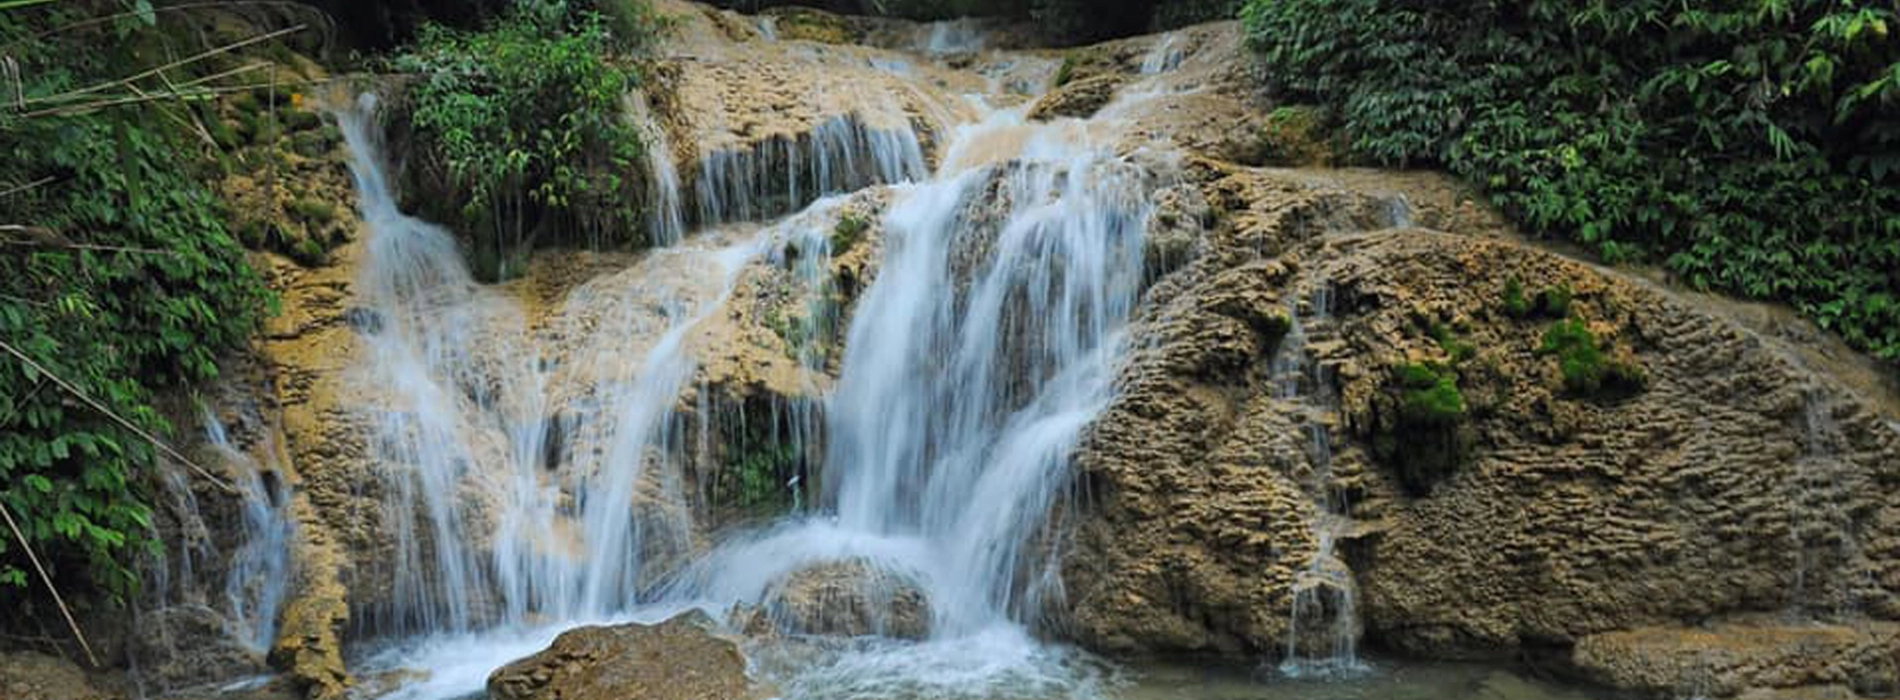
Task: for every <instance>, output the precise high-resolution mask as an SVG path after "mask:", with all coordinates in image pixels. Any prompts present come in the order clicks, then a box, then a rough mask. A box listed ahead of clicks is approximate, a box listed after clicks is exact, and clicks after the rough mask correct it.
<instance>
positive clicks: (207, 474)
mask: <svg viewBox="0 0 1900 700" xmlns="http://www.w3.org/2000/svg"><path fill="white" fill-rule="evenodd" d="M0 350H5V351H6V352H7V354H9V355H12V356H14V357H17V358H20V361H21V362H25V363H26V366H28V367H32V368H33V369H35V370H37V371H39V373H40V374H43V375H46V377H47V378H49V379H52V380H53V383H54V384H56V385H58V386H59V388H61V389H65V390H66V393H68V394H72V395H73V396H74V397H75V398H78V399H79V400H80V401H83V402H85V404H86V405H88V406H91V407H92V409H93V410H95V411H98V412H100V413H103V414H105V415H106V417H108V418H111V419H112V420H113V421H114V422H117V423H118V424H119V425H122V426H125V429H126V430H130V431H132V433H133V434H134V435H137V436H139V437H141V438H145V441H146V442H149V443H152V446H154V447H157V448H158V449H159V451H160V452H164V453H165V454H167V455H169V456H171V458H172V459H176V460H178V461H179V462H180V463H182V464H184V465H185V466H187V467H191V469H192V471H195V472H198V475H199V476H202V477H204V478H205V479H206V480H208V481H210V482H211V483H212V484H213V485H215V486H217V487H218V488H220V489H223V490H224V491H225V492H227V493H233V494H237V493H241V492H239V491H238V490H237V487H234V486H232V485H231V484H230V482H227V481H225V480H224V479H222V478H219V477H218V476H217V475H216V474H212V473H211V470H209V469H206V468H204V467H201V466H198V463H197V462H194V461H192V460H191V458H190V457H186V456H185V455H184V454H182V453H180V452H179V451H178V450H175V449H172V446H171V445H167V444H165V442H164V441H162V440H159V439H158V438H157V437H154V436H153V435H152V434H151V433H148V432H145V430H144V429H143V428H140V427H138V426H137V425H135V424H133V423H132V421H129V420H126V419H125V418H123V417H120V416H119V414H117V413H114V412H113V411H112V409H110V408H106V407H105V406H104V405H102V404H100V403H99V402H98V401H94V400H93V398H92V397H91V396H87V395H86V392H83V391H80V390H79V387H76V386H73V385H71V384H68V383H66V380H64V379H60V378H59V375H57V374H53V373H52V372H51V371H49V370H47V369H46V367H45V366H43V365H41V364H40V363H38V362H34V361H33V358H31V357H27V356H26V354H25V353H22V352H20V351H19V350H17V349H15V348H14V347H13V346H12V345H10V344H8V343H7V342H6V341H4V340H0Z"/></svg>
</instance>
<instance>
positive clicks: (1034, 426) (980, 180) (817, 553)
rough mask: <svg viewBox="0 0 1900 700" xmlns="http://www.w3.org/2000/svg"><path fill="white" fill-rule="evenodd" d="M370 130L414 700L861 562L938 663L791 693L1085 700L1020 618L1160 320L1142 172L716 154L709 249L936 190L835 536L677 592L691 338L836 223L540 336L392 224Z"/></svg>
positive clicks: (854, 131) (974, 136)
mask: <svg viewBox="0 0 1900 700" xmlns="http://www.w3.org/2000/svg"><path fill="white" fill-rule="evenodd" d="M372 108H373V105H371V104H366V105H365V106H363V107H362V108H361V109H359V110H357V111H356V112H353V113H351V114H346V115H344V117H343V119H342V123H343V126H344V131H345V134H346V137H347V141H348V143H349V145H350V147H351V149H352V151H353V153H354V155H355V158H354V162H353V171H354V173H355V176H356V182H357V186H358V189H359V193H360V196H361V210H362V214H363V217H364V219H365V220H366V221H367V222H368V223H369V226H370V231H371V233H370V253H369V255H368V258H367V261H366V264H365V266H364V271H363V273H362V274H363V280H362V282H363V284H362V288H363V289H364V290H365V297H366V301H367V302H368V306H369V308H371V309H373V310H374V312H375V313H376V314H378V315H379V316H380V319H381V323H379V324H378V327H377V329H376V331H375V332H374V333H372V334H369V335H368V336H367V338H366V340H367V344H368V346H369V347H370V348H371V352H370V353H369V357H370V359H369V361H368V363H367V365H366V366H365V367H362V368H361V370H362V372H363V374H364V377H363V378H364V380H365V381H367V382H369V383H370V384H371V385H373V386H376V387H379V388H381V389H382V391H381V395H382V396H383V397H384V401H383V402H382V403H381V404H380V405H378V406H374V407H370V409H369V410H371V412H372V414H373V415H375V416H377V421H376V422H377V423H378V425H379V426H380V427H379V429H378V433H377V434H376V435H374V436H372V439H371V444H372V445H373V446H374V448H375V449H376V451H377V454H378V457H379V458H380V460H381V462H382V463H383V464H385V465H386V472H387V475H388V477H387V481H386V483H385V484H384V488H383V490H382V493H383V500H384V503H385V504H386V510H385V517H386V519H387V520H386V522H387V524H388V526H389V527H391V528H392V530H393V531H394V533H395V535H396V545H397V551H396V552H395V555H396V556H395V558H394V560H393V562H392V571H391V572H390V574H391V576H392V578H393V580H394V583H395V590H394V591H393V595H392V596H390V598H389V602H388V603H387V604H386V605H384V606H382V607H381V608H379V609H376V610H372V611H368V614H367V615H365V616H364V618H365V621H364V622H363V623H362V624H363V625H364V626H365V628H366V631H367V632H369V633H371V634H373V635H380V636H382V637H384V638H387V639H398V640H406V641H403V642H401V643H399V644H396V645H395V646H393V647H391V648H389V649H387V650H386V651H384V652H383V653H382V654H380V655H379V656H378V657H377V658H375V659H372V660H370V661H369V662H368V663H367V664H366V665H367V666H370V667H376V666H386V667H408V668H423V669H429V670H430V673H429V675H428V678H427V680H425V681H422V682H419V683H413V684H409V685H407V686H404V687H403V688H401V689H399V690H397V691H396V692H395V693H394V695H393V697H404V698H442V697H456V696H459V695H463V694H467V693H471V692H475V691H478V690H479V688H480V687H481V685H482V683H483V681H484V680H485V678H486V676H487V674H488V673H489V672H490V671H492V670H493V669H494V668H495V667H497V666H499V665H501V664H502V663H505V662H507V661H509V660H511V659H513V658H517V657H519V656H522V655H525V654H527V653H532V652H533V651H537V650H539V649H540V648H542V647H544V646H545V644H546V643H547V642H548V641H549V640H550V639H551V638H552V636H553V635H554V634H555V633H556V632H557V631H558V630H559V629H563V628H565V627H568V626H572V625H575V624H580V623H584V622H600V621H609V620H622V619H637V620H656V619H660V618H662V617H665V616H666V615H667V614H668V613H671V612H675V611H678V610H680V609H683V608H687V607H701V608H703V609H705V610H707V611H709V612H712V613H714V614H715V615H720V614H723V613H725V612H726V611H727V610H729V609H730V608H731V607H732V605H733V604H734V603H761V602H766V599H767V598H768V597H769V596H770V595H771V592H772V591H773V590H775V587H776V586H777V585H778V584H780V583H781V582H783V581H784V580H785V579H786V577H788V576H791V575H793V574H796V573H798V572H799V571H801V570H804V569H807V568H810V567H812V566H816V565H823V564H827V563H834V564H835V563H843V562H868V563H869V564H870V566H872V567H874V568H875V569H876V570H878V571H881V572H884V573H887V574H890V575H892V576H896V577H901V578H902V579H903V580H906V581H909V582H911V583H914V584H915V586H916V587H917V588H918V589H920V590H921V591H922V592H923V594H924V595H925V596H926V597H927V599H928V601H929V606H930V610H931V611H932V619H931V620H930V625H929V627H930V633H929V635H928V638H927V639H925V640H923V641H921V642H916V643H911V642H894V641H887V642H880V643H874V644H871V645H869V646H864V645H855V646H853V647H851V649H850V650H848V651H844V652H841V653H837V654H833V655H830V656H827V657H826V658H825V660H824V661H821V662H817V663H811V664H807V665H806V666H805V667H804V668H802V669H800V670H799V671H797V672H796V673H794V674H792V676H791V677H790V678H788V679H786V690H787V692H788V693H790V694H792V695H800V694H810V695H813V696H828V697H837V696H839V695H838V693H840V692H845V694H846V695H849V694H852V693H856V692H858V691H865V692H872V694H874V695H888V694H889V693H890V692H893V691H896V690H898V689H900V688H909V689H910V690H912V691H918V692H927V693H928V694H930V695H933V696H942V697H951V696H969V697H986V696H987V697H996V696H1018V695H1019V694H1020V695H1022V696H1048V695H1051V694H1056V695H1075V694H1078V693H1080V694H1092V693H1091V692H1088V691H1085V688H1087V687H1092V686H1093V685H1094V684H1097V683H1099V682H1100V681H1101V680H1102V678H1101V674H1100V673H1099V670H1100V667H1098V666H1095V665H1093V664H1088V663H1084V662H1082V661H1081V660H1080V659H1079V657H1076V656H1074V654H1073V653H1072V652H1070V651H1068V650H1066V649H1064V648H1062V647H1058V646H1049V645H1046V644H1044V643H1041V642H1038V641H1036V640H1035V639H1034V638H1033V636H1032V635H1031V633H1030V630H1029V628H1028V627H1027V626H1026V625H1025V623H1024V622H1023V621H1024V620H1026V619H1028V618H1029V617H1031V616H1033V615H1035V614H1036V613H1037V612H1038V611H1039V610H1040V609H1041V602H1042V598H1043V597H1044V596H1047V595H1052V594H1054V593H1055V591H1053V590H1052V587H1051V586H1050V584H1049V582H1050V581H1052V580H1053V575H1052V572H1050V571H1049V570H1048V568H1047V565H1048V564H1049V563H1050V562H1051V561H1052V557H1050V556H1048V555H1049V553H1050V551H1049V550H1050V548H1051V547H1054V546H1056V544H1057V539H1056V538H1054V537H1053V536H1052V534H1053V531H1052V529H1051V528H1052V527H1053V523H1050V522H1048V517H1049V514H1050V512H1051V511H1052V506H1053V505H1054V503H1055V501H1056V500H1057V499H1059V498H1061V497H1062V495H1063V492H1064V488H1065V485H1066V484H1067V483H1068V475H1067V471H1066V470H1067V465H1068V462H1069V452H1070V450H1071V449H1072V448H1073V446H1074V444H1075V442H1076V438H1077V436H1078V433H1079V431H1080V430H1081V429H1082V428H1083V427H1084V426H1085V425H1087V424H1088V423H1089V422H1090V421H1091V420H1092V419H1093V418H1094V417H1095V415H1096V414H1097V413H1099V412H1100V411H1101V410H1102V409H1103V408H1104V407H1105V405H1106V403H1107V401H1108V400H1109V399H1110V397H1111V382H1110V380H1111V378H1112V376H1113V369H1114V367H1115V364H1114V362H1115V358H1116V357H1117V355H1118V351H1119V349H1120V339H1121V330H1122V327H1123V325H1124V322H1125V320H1126V319H1127V316H1128V314H1129V313H1130V311H1131V310H1132V307H1133V306H1134V304H1135V302H1136V298H1137V293H1138V291H1139V283H1140V274H1141V270H1142V264H1141V262H1142V261H1141V243H1142V234H1143V230H1144V227H1145V225H1146V219H1147V217H1148V205H1147V203H1146V202H1147V200H1148V196H1147V192H1148V188H1149V187H1151V186H1152V183H1151V182H1148V181H1147V180H1148V178H1147V177H1146V176H1144V175H1143V174H1142V172H1141V171H1140V170H1139V169H1137V168H1135V167H1132V166H1130V165H1128V164H1127V163H1125V162H1123V161H1122V160H1121V159H1119V158H1118V157H1116V156H1115V155H1114V154H1113V153H1112V152H1111V151H1110V150H1109V149H1108V148H1106V147H1105V146H1104V145H1101V144H1095V143H1091V142H1090V141H1089V139H1088V138H1086V136H1085V134H1086V130H1082V129H1076V128H1074V127H1073V125H1067V124H1057V125H1039V124H1030V123H1027V122H1025V121H1024V119H1023V117H1022V116H1021V111H1022V109H1023V108H1018V109H1016V110H995V111H992V112H990V114H989V116H988V117H987V118H985V119H984V120H983V121H981V122H979V123H974V124H968V125H965V126H962V127H959V128H958V130H957V131H956V132H955V133H954V134H952V135H951V137H950V139H949V146H948V154H949V155H948V157H946V158H944V161H945V162H946V165H945V166H943V167H942V168H940V170H939V172H937V173H935V174H934V175H930V174H927V173H925V172H923V169H922V168H923V166H922V163H923V157H922V154H921V151H920V150H919V145H918V144H919V140H918V138H917V136H916V134H914V133H910V132H908V131H897V132H893V131H889V130H872V129H866V128H864V127H863V126H862V125H860V124H858V123H856V122H855V121H853V120H849V119H840V120H835V121H834V122H831V123H826V124H824V125H822V126H821V127H820V128H819V129H818V130H817V131H816V132H815V133H814V134H813V136H812V138H811V139H809V140H800V141H789V140H788V141H782V142H779V143H778V146H777V147H778V148H780V149H781V150H783V151H784V153H776V154H773V153H765V154H747V153H743V152H742V153H737V154H732V153H728V152H721V153H715V154H711V158H712V160H711V162H709V163H707V164H706V165H705V166H704V167H703V168H702V171H701V179H700V182H699V189H698V191H699V193H700V218H701V220H702V221H709V222H717V221H724V220H728V219H735V218H736V219H744V218H749V217H757V216H761V215H764V214H766V213H768V212H769V211H770V210H771V208H770V206H769V205H768V204H767V203H765V202H761V201H759V199H760V198H761V197H771V196H773V195H775V194H776V195H778V196H781V197H784V198H785V201H792V202H796V201H799V200H800V198H802V197H806V196H809V195H804V194H802V193H801V192H799V191H798V190H799V188H800V187H807V188H811V189H812V190H815V192H814V193H817V194H822V193H824V192H829V191H844V190H848V189H851V188H855V187H862V186H865V185H869V184H874V183H877V182H902V181H906V180H916V181H919V182H917V183H916V184H909V185H899V186H898V187H897V188H896V192H895V194H894V203H893V204H892V205H891V207H890V209H889V211H888V212H887V213H886V215H885V217H884V220H883V222H882V224H883V226H882V228H883V231H884V242H883V249H884V252H883V261H882V263H881V266H880V267H881V272H880V273H879V275H878V276H877V278H876V280H875V282H874V283H873V284H872V285H871V286H870V287H868V288H867V289H866V290H865V291H864V292H863V296H862V299H861V301H860V302H859V306H858V309H857V312H856V315H855V317H854V319H853V320H852V322H851V325H850V327H849V331H848V342H847V344H846V348H847V350H846V354H845V355H844V358H843V364H842V366H843V371H842V375H841V378H840V380H839V381H838V383H837V386H836V388H835V391H834V393H832V394H831V395H830V396H828V397H826V398H825V399H824V400H823V404H824V406H823V415H824V421H825V423H826V425H825V433H826V434H827V435H828V436H829V440H828V442H827V449H826V451H825V454H824V464H823V470H824V472H825V483H826V485H827V488H826V491H825V492H824V493H823V502H822V504H821V505H822V508H820V509H818V510H817V511H815V512H814V513H813V514H811V515H807V516H796V517H795V518H794V519H791V520H787V521H784V522H781V523H778V524H776V525H772V526H769V527H766V528H764V529H762V530H759V531H756V532H753V533H752V534H744V535H737V536H730V537H728V538H727V539H726V542H725V543H724V544H720V545H718V546H716V547H715V548H713V549H712V550H710V551H709V552H707V553H705V554H703V555H699V556H697V557H696V558H692V559H690V560H689V561H686V562H685V563H684V564H683V565H682V563H681V561H680V559H679V557H678V556H668V555H689V556H690V553H691V550H692V545H691V543H690V542H689V540H690V538H691V533H692V523H691V521H690V519H691V515H690V513H688V512H687V509H685V508H683V507H680V504H681V503H682V500H681V498H680V497H679V489H680V484H679V469H680V467H679V465H678V464H674V463H673V462H674V461H675V458H674V457H673V455H676V454H678V453H680V451H681V450H680V449H679V448H680V447H681V446H680V445H677V444H674V443H675V442H676V441H677V440H678V439H679V438H678V434H679V431H678V430H676V429H674V427H675V425H674V424H675V423H676V422H677V421H676V416H675V415H674V412H675V406H676V402H677V397H679V396H680V395H681V392H682V390H683V389H685V388H686V386H687V383H688V381H689V379H690V377H691V376H692V374H693V372H694V370H695V368H696V366H697V360H696V359H695V358H694V357H693V354H692V350H691V348H690V346H689V344H688V343H686V342H684V341H685V338H686V337H687V336H688V335H689V332H690V331H691V330H692V329H693V328H694V327H695V326H696V325H697V324H698V323H700V322H701V321H702V320H704V319H705V318H706V317H707V315H708V314H709V313H712V312H713V311H714V310H716V309H719V308H720V307H721V305H722V303H723V302H724V301H725V299H726V298H727V297H728V295H730V294H731V292H732V290H733V286H734V283H735V281H736V279H737V277H738V273H739V272H740V270H742V269H743V267H744V266H745V265H746V264H747V263H749V262H751V261H753V260H755V259H757V258H759V257H760V256H761V255H764V254H766V253H767V252H768V251H769V250H771V249H772V248H773V247H774V246H775V245H783V244H784V243H785V242H787V241H790V240H793V239H797V240H811V239H814V238H823V237H824V235H825V234H828V233H829V231H830V229H831V228H832V227H833V225H834V222H835V216H833V215H832V214H831V213H830V212H829V209H830V208H832V207H833V206H835V204H834V201H833V200H821V201H820V202H819V203H818V204H816V205H814V206H812V207H811V208H810V209H809V210H807V212H806V213H804V214H801V215H796V216H793V217H790V218H788V219H785V220H783V221H781V222H779V223H777V224H774V225H771V226H767V227H764V228H762V229H757V230H756V231H752V232H746V231H745V230H744V229H743V228H741V229H736V230H735V229H731V228H730V227H728V228H726V229H721V230H715V231H707V232H702V233H698V234H695V235H693V236H690V237H688V238H687V240H686V241H684V242H683V243H680V244H679V245H677V246H676V247H671V248H666V249H662V250H656V251H654V252H651V253H649V254H647V255H646V256H645V257H644V259H643V260H642V261H641V262H639V263H638V264H636V265H635V266H634V267H633V268H631V269H629V270H628V271H626V272H622V273H618V274H616V275H610V276H609V279H608V280H607V281H596V282H590V283H588V284H586V285H583V286H582V287H581V288H579V289H577V290H575V291H574V292H572V293H570V295H569V296H568V299H567V300H566V302H565V304H564V306H563V308H562V309H561V312H560V313H559V314H557V315H556V317H555V318H556V319H557V320H555V321H553V322H551V323H550V324H549V328H529V321H528V314H527V313H526V312H525V310H524V309H523V308H522V307H521V302H519V301H518V300H517V299H515V298H514V297H511V296H509V295H508V294H505V293H503V292H502V291H501V290H499V289H496V288H490V287H483V286H480V285H477V284H475V283H474V282H473V280H472V279H471V278H470V276H469V273H468V272H467V269H466V267H465V265H464V264H463V262H462V261H461V260H460V258H459V255H458V253H457V251H456V247H455V244H454V242H453V239H452V238H451V237H450V235H449V234H448V232H446V231H444V230H443V229H441V228H440V227H437V226H434V225H431V224H429V223H427V222H422V221H419V220H416V219H413V218H411V217H408V216H406V215H404V214H402V213H401V212H399V211H397V210H396V208H395V205H394V199H393V197H392V196H391V193H390V192H389V190H388V185H387V183H386V182H385V180H384V176H383V174H382V169H381V162H382V158H381V156H380V155H379V153H378V152H377V150H376V146H375V139H374V137H373V135H372V134H371V133H370V132H369V129H368V125H369V124H370V123H371V122H372V120H370V119H368V118H367V117H366V112H368V111H369V110H370V109H372ZM636 112H637V113H640V114H642V115H643V116H644V110H641V109H638V106H636ZM647 119H650V117H647ZM761 155H763V156H764V157H760V156H761ZM766 168H789V170H790V177H788V178H785V179H784V180H783V181H782V182H780V184H781V185H782V186H786V187H789V188H791V191H789V192H782V193H773V192H769V191H765V192H761V190H762V189H768V188H765V187H763V186H762V185H761V184H760V183H758V182H753V181H752V180H753V179H755V178H754V177H753V176H754V175H755V174H761V175H762V174H763V173H765V172H766ZM760 179H762V178H760ZM665 189H666V188H664V187H663V188H661V191H658V193H657V194H656V200H663V199H664V197H665V196H666V195H665V194H664V190H665ZM665 223H666V222H663V221H657V220H656V225H657V224H665ZM658 228H659V229H660V230H664V228H665V226H664V225H660V226H658ZM953 263H954V264H953ZM580 446H584V447H585V449H581V448H580ZM682 566H683V568H681V567H682ZM852 688H856V689H858V690H855V691H847V689H852Z"/></svg>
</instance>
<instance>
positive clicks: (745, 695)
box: [488, 610, 764, 700]
mask: <svg viewBox="0 0 1900 700" xmlns="http://www.w3.org/2000/svg"><path fill="white" fill-rule="evenodd" d="M712 628H713V623H712V620H711V619H710V618H708V617H706V614H705V613H703V612H699V611H697V610H695V611H692V612H687V613H683V614H681V615H679V616H676V617H674V618H673V619H670V620H667V621H665V622H662V623H660V624H657V625H641V624H628V625H615V626H612V627H581V628H577V629H573V630H569V631H567V632H565V633H562V634H561V636H560V637H559V638H557V639H555V640H554V645H553V646H550V647H548V648H547V650H545V651H542V652H541V653H539V654H535V655H534V656H530V657H528V658H525V659H522V660H520V661H516V662H514V663H511V664H508V665H507V666H503V667H502V668H501V669H500V670H498V671H495V673H494V674H493V675H491V676H489V677H488V692H489V695H490V696H491V697H494V698H497V699H499V700H530V699H536V700H554V699H557V698H558V699H559V700H751V699H753V698H762V697H764V695H763V694H762V693H760V692H758V690H757V689H755V688H753V686H752V682H751V680H750V679H748V678H747V677H746V661H745V657H744V656H742V655H740V653H739V646H738V644H736V643H734V642H733V641H732V640H731V639H727V638H725V637H721V636H719V635H717V634H714V633H713V631H712Z"/></svg>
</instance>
